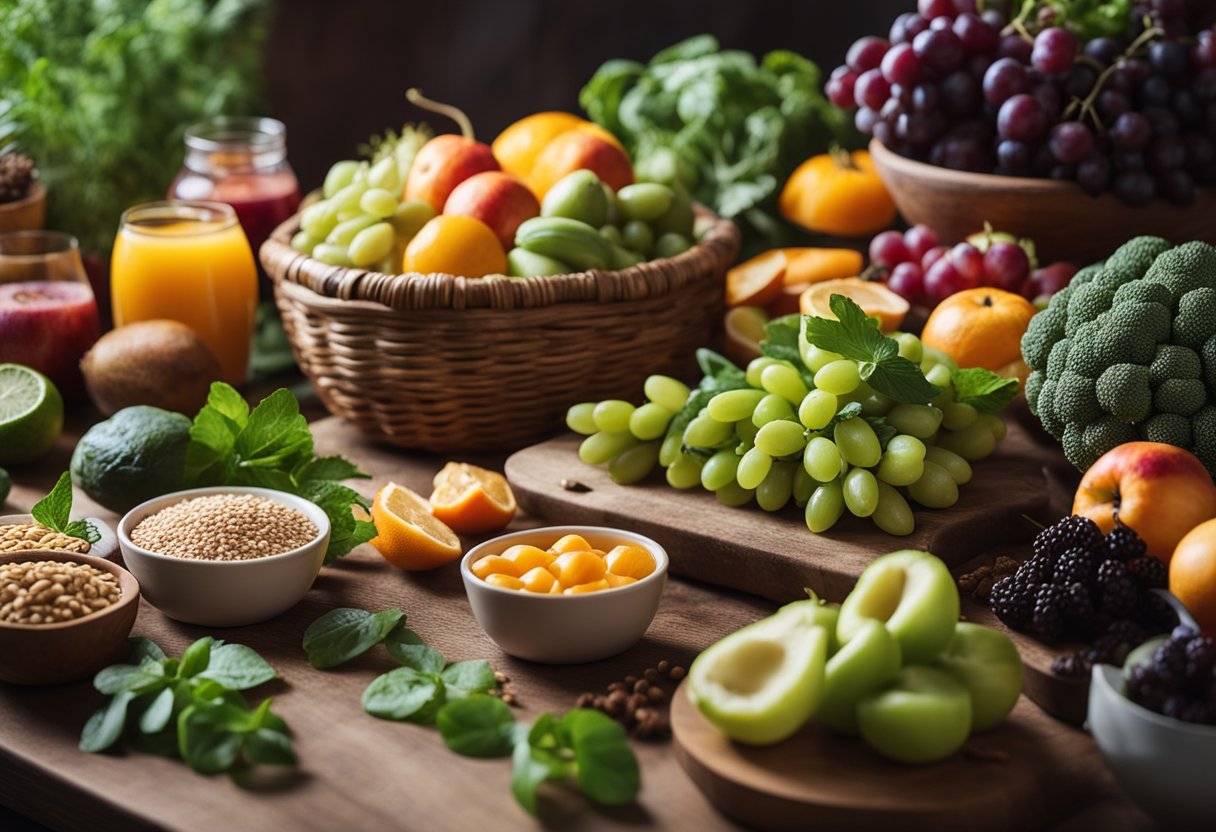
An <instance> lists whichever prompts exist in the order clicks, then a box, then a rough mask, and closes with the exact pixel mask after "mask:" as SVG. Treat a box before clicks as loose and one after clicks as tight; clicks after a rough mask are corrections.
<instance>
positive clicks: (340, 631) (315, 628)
mask: <svg viewBox="0 0 1216 832" xmlns="http://www.w3.org/2000/svg"><path fill="white" fill-rule="evenodd" d="M404 619H405V613H403V612H402V611H401V610H396V609H390V610H381V611H380V612H378V613H375V614H373V613H370V612H368V611H367V610H357V609H351V608H349V607H343V608H340V609H336V610H331V611H330V612H327V613H326V614H325V615H323V616H321V617H320V618H318V619H317V620H316V621H314V622H312V624H310V625H309V626H308V629H307V630H305V631H304V651H305V652H306V653H307V654H308V661H309V663H310V664H311V665H312V666H313V667H315V668H317V669H318V670H324V669H326V668H329V667H337V666H338V665H340V664H342V663H344V662H348V661H350V660H351V659H353V658H355V657H356V656H359V655H362V654H363V653H366V652H367V651H368V650H370V649H372V648H373V647H375V646H376V645H377V644H379V643H380V642H381V641H383V640H384V637H385V636H387V635H388V634H389V633H390V632H391V631H392V629H393V628H394V627H395V626H397V623H398V622H399V621H402V620H404Z"/></svg>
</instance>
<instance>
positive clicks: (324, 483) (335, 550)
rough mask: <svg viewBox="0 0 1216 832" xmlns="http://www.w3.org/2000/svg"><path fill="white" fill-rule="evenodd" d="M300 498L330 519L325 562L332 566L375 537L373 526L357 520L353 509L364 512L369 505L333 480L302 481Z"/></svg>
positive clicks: (352, 490)
mask: <svg viewBox="0 0 1216 832" xmlns="http://www.w3.org/2000/svg"><path fill="white" fill-rule="evenodd" d="M296 493H298V494H299V495H300V496H301V497H304V498H305V499H307V500H311V501H313V502H314V503H316V504H317V506H319V507H320V509H321V510H322V511H324V512H325V516H326V517H328V518H329V548H327V549H326V550H325V562H326V563H332V562H333V561H335V560H337V559H338V558H340V557H342V556H344V555H346V554H347V553H349V552H350V550H351V549H354V548H355V547H356V546H358V545H360V544H361V543H367V542H368V541H369V540H371V539H372V538H373V537H375V536H376V526H375V524H374V523H372V522H371V521H369V520H359V519H356V517H355V514H354V507H355V506H359V507H360V508H362V509H364V510H366V509H367V508H368V502H367V500H366V499H364V498H363V496H362V495H360V494H359V492H357V491H355V490H354V489H353V488H348V487H347V486H345V485H342V484H341V483H339V482H334V481H333V480H304V481H303V482H301V483H299V486H298V487H297V489H296Z"/></svg>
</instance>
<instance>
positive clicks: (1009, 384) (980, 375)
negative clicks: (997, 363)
mask: <svg viewBox="0 0 1216 832" xmlns="http://www.w3.org/2000/svg"><path fill="white" fill-rule="evenodd" d="M950 383H951V384H952V385H954V400H955V401H956V402H959V403H960V404H969V405H971V406H972V407H974V408H975V409H976V410H978V411H979V412H980V413H996V412H997V411H998V410H1000V409H1001V408H1003V407H1004V406H1005V405H1007V404H1009V403H1010V402H1011V401H1013V399H1014V397H1015V396H1017V394H1018V388H1019V387H1020V383H1019V382H1018V380H1017V379H1016V378H1005V377H1004V376H999V375H997V374H996V373H994V372H992V371H991V370H985V369H984V368H983V367H968V368H966V369H962V370H955V371H954V372H953V373H951V374H950Z"/></svg>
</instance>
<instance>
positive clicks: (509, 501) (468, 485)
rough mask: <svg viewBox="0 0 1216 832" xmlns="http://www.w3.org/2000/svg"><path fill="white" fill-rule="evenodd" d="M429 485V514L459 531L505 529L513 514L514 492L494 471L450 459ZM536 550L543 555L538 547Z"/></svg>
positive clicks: (471, 531)
mask: <svg viewBox="0 0 1216 832" xmlns="http://www.w3.org/2000/svg"><path fill="white" fill-rule="evenodd" d="M432 484H433V485H434V487H435V490H434V491H432V492H431V513H432V514H434V515H435V517H436V518H437V519H438V520H440V521H441V522H443V523H446V524H447V525H448V526H449V527H451V528H452V529H454V530H455V531H458V532H460V533H461V534H478V533H480V532H493V531H497V530H499V529H502V528H506V525H507V524H508V523H510V522H511V518H513V517H514V516H515V495H514V494H513V493H512V492H511V486H510V485H509V484H508V483H507V478H506V477H504V476H503V475H502V474H499V473H497V472H496V471H487V470H486V469H485V468H478V467H477V466H476V465H469V464H468V463H466V462H449V463H448V464H447V465H445V466H443V468H442V469H440V471H439V473H438V474H436V475H435V480H434V482H433V483H432ZM513 548H517V547H513ZM529 548H532V547H529ZM537 552H538V553H539V554H541V555H543V554H544V552H541V551H540V550H539V549H538V550H537ZM507 557H510V555H507ZM534 565H535V564H530V565H529V567H528V568H531V566H534ZM524 571H527V570H526V569H525V570H524Z"/></svg>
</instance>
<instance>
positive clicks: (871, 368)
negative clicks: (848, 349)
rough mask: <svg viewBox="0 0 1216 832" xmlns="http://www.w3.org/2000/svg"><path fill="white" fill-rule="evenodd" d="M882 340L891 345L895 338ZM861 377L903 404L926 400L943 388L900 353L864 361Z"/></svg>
mask: <svg viewBox="0 0 1216 832" xmlns="http://www.w3.org/2000/svg"><path fill="white" fill-rule="evenodd" d="M885 340H887V341H888V342H889V343H890V344H892V345H893V346H894V344H895V342H894V341H891V340H890V339H885ZM861 377H862V379H863V380H864V381H866V382H868V383H869V385H870V386H871V387H873V388H874V389H875V390H877V391H878V392H879V393H882V394H883V395H886V396H890V397H891V398H893V399H895V400H896V401H897V402H903V403H905V404H928V403H929V402H931V401H933V400H934V399H936V398H937V397H938V396H939V395H940V394H941V392H942V391H941V390H939V389H938V388H936V387H934V386H933V385H932V384H930V383H929V380H928V379H927V378H925V374H924V373H922V372H921V371H920V367H919V366H917V365H916V364H913V363H912V362H911V361H909V360H908V359H906V358H904V357H902V356H900V355H889V356H887V357H885V358H883V359H882V360H881V361H878V362H876V363H874V364H863V365H862V367H861Z"/></svg>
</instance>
